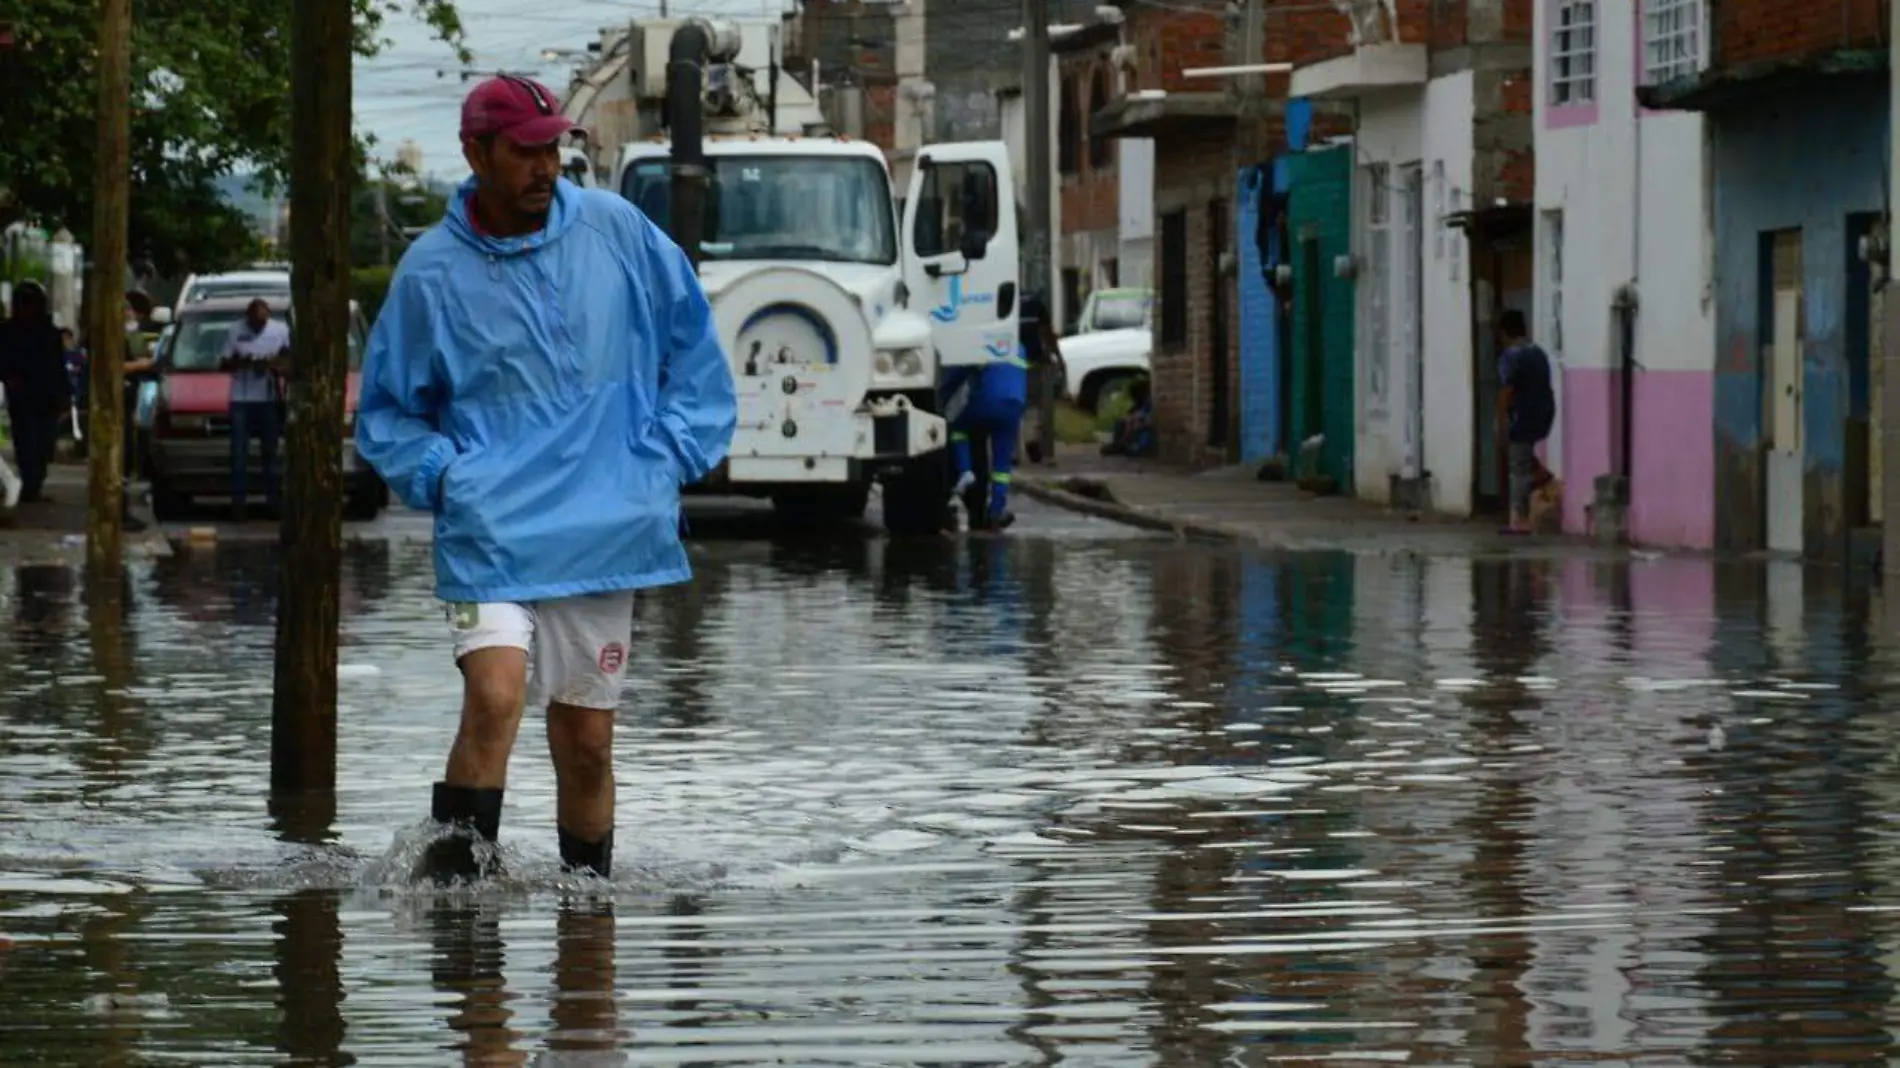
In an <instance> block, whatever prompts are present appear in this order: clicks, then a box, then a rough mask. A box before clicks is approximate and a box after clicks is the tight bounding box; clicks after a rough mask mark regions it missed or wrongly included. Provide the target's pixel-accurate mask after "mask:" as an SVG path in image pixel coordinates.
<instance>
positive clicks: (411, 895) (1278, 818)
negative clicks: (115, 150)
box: [0, 509, 1900, 1066]
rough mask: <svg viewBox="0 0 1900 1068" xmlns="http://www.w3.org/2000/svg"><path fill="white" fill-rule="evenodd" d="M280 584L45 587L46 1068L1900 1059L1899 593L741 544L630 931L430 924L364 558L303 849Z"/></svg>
mask: <svg viewBox="0 0 1900 1068" xmlns="http://www.w3.org/2000/svg"><path fill="white" fill-rule="evenodd" d="M268 552H269V550H268V549H263V548H255V547H250V548H247V547H243V546H237V545H230V546H226V547H224V548H222V549H216V550H213V549H199V550H194V551H193V552H192V553H190V554H189V555H187V556H183V557H180V558H177V559H172V560H166V561H158V562H154V563H150V564H146V565H141V567H140V568H139V569H138V570H135V571H133V572H131V573H130V574H129V575H128V577H127V582H126V584H125V589H124V591H123V593H122V596H123V597H125V598H126V600H127V602H128V604H129V606H130V607H129V609H128V610H127V612H126V615H125V618H124V621H123V622H122V623H117V622H115V621H114V620H113V619H112V618H110V617H108V616H106V615H105V614H103V613H91V614H89V613H88V611H87V608H86V604H87V598H86V596H85V595H84V591H82V590H81V589H80V588H79V584H78V583H77V581H76V579H75V577H74V576H73V574H72V573H70V572H68V571H65V570H61V569H57V568H27V569H20V570H17V571H15V572H13V573H11V574H6V575H0V595H4V598H5V599H4V601H0V708H3V709H4V714H3V715H0V794H4V808H0V813H3V814H4V815H3V817H0V932H3V933H4V934H5V935H6V936H7V937H8V938H9V939H10V946H8V947H7V948H5V949H0V991H3V992H4V996H3V997H0V1065H7V1066H12V1065H75V1066H106V1065H112V1066H119V1065H145V1064H153V1065H156V1064H161V1063H162V1064H171V1065H205V1066H210V1065H250V1064H259V1065H261V1064H301V1065H342V1064H358V1065H390V1066H408V1065H438V1064H441V1065H458V1064H470V1065H550V1066H553V1065H607V1064H679V1065H734V1064H756V1063H773V1064H801V1065H821V1064H878V1065H898V1064H957V1065H977V1064H1053V1063H1057V1062H1061V1063H1064V1064H1078V1065H1097V1064H1100V1065H1170V1066H1172V1065H1228V1064H1241V1065H1266V1064H1283V1063H1284V1064H1318V1063H1346V1064H1405V1065H1450V1064H1475V1065H1529V1064H1570V1063H1578V1064H1581V1063H1599V1064H1643V1065H1691V1064H1693V1065H1717V1064H1720V1065H1768V1064H1774V1065H1816V1064H1850V1063H1853V1064H1886V1063H1890V1058H1891V1057H1893V1056H1894V1055H1895V1054H1896V1050H1895V1042H1894V1031H1893V1025H1894V1023H1895V1021H1896V1019H1900V1013H1897V1012H1896V1009H1895V1008H1894V1001H1895V997H1896V990H1895V976H1894V973H1893V972H1890V971H1889V969H1890V968H1896V967H1900V959H1897V958H1896V953H1897V952H1900V920H1897V918H1900V913H1896V911H1895V910H1897V909H1900V882H1896V875H1900V847H1897V845H1896V832H1895V821H1896V817H1897V816H1900V761H1897V760H1896V754H1900V748H1897V745H1900V729H1897V728H1896V724H1895V719H1894V716H1893V714H1892V713H1891V711H1889V710H1890V709H1891V708H1892V706H1893V700H1892V698H1891V697H1890V696H1888V695H1889V694H1890V692H1891V690H1890V683H1889V680H1890V679H1891V678H1892V677H1893V675H1894V670H1895V669H1894V662H1893V660H1892V658H1891V655H1890V654H1889V653H1888V652H1887V651H1886V649H1885V647H1884V646H1883V645H1882V643H1881V641H1880V640H1878V639H1877V638H1876V637H1875V636H1876V635H1878V634H1880V633H1881V632H1882V631H1883V630H1886V629H1888V628H1887V627H1886V625H1885V624H1883V623H1882V622H1881V621H1880V619H1879V614H1880V612H1881V611H1883V610H1882V609H1880V608H1878V607H1877V606H1873V605H1870V603H1869V597H1868V595H1866V594H1855V593H1853V592H1851V591H1848V592H1843V591H1842V590H1840V589H1838V588H1833V587H1831V586H1830V585H1829V582H1830V581H1831V580H1828V579H1827V578H1826V576H1824V575H1817V574H1816V573H1808V574H1807V575H1805V576H1804V574H1803V572H1802V571H1801V570H1799V569H1798V568H1794V567H1791V566H1783V565H1773V566H1769V565H1762V564H1753V565H1735V566H1726V565H1724V566H1720V567H1718V566H1717V565H1715V564H1712V563H1710V562H1709V561H1707V560H1701V559H1668V558H1665V559H1653V560H1637V561H1633V562H1626V563H1604V562H1602V561H1600V560H1593V559H1589V558H1577V559H1565V558H1558V559H1529V558H1503V559H1482V560H1474V559H1458V558H1446V557H1434V558H1431V559H1419V558H1414V557H1409V556H1406V555H1403V554H1395V555H1382V556H1358V557H1353V556H1347V555H1343V554H1331V555H1302V556H1284V555H1282V556H1272V555H1259V554H1252V553H1248V552H1243V551H1239V550H1234V549H1227V548H1211V547H1201V546H1192V545H1183V544H1179V543H1175V542H1171V541H1166V540H1157V539H1153V538H1149V537H1147V536H1137V535H1134V534H1132V533H1130V532H1126V531H1122V530H1119V529H1118V528H1114V527H1111V526H1108V525H1106V524H1100V523H1093V522H1078V521H1075V520H1064V519H1058V518H1052V517H1050V516H1049V515H1048V514H1047V513H1041V512H1036V511H1035V510H1033V509H1026V518H1025V520H1024V522H1023V524H1022V525H1021V527H1020V528H1019V530H1018V531H1017V532H1016V533H1015V534H1014V535H1013V536H1012V537H1010V538H1008V539H1003V540H987V541H985V540H972V541H967V542H955V541H946V542H943V543H925V544H893V543H887V542H885V541H883V540H882V539H880V538H877V537H876V536H873V535H867V534H860V533H859V532H856V531H843V532H835V533H834V534H832V535H830V536H828V537H824V538H820V539H817V540H813V541H806V542H802V543H792V542H784V541H772V540H769V539H765V538H762V537H754V536H740V535H729V536H709V537H705V538H703V539H701V540H700V541H698V542H697V543H696V545H695V554H696V561H697V567H698V571H699V578H698V580H697V582H696V584H695V585H693V586H692V587H690V588H689V589H680V590H674V591H668V592H666V593H664V594H661V595H657V596H653V597H651V598H648V599H647V600H645V601H644V602H643V603H642V605H641V607H640V611H639V616H638V630H639V634H640V639H639V641H638V642H637V643H636V644H637V651H636V654H635V656H634V657H633V658H632V660H631V662H630V666H629V672H628V681H627V688H626V702H625V705H624V712H623V717H624V718H623V722H624V724H625V729H624V730H623V731H622V732H621V734H620V737H619V742H618V744H619V756H620V768H621V772H622V780H621V781H622V787H621V803H620V809H619V832H618V840H619V843H620V854H621V855H620V857H619V858H618V861H617V866H618V870H617V872H616V877H615V879H614V881H613V884H612V885H611V886H604V885H599V884H596V883H593V882H592V881H591V880H588V879H584V878H580V877H573V876H562V875H560V874H559V873H558V871H557V868H556V865H555V844H554V835H553V827H552V807H553V787H552V777H551V774H550V772H549V769H548V767H547V762H546V758H545V750H544V748H543V747H542V746H541V745H540V744H538V743H539V740H538V738H536V737H535V732H534V723H535V721H534V720H533V719H532V718H531V719H530V721H529V724H528V727H527V729H525V730H524V731H523V740H522V744H521V746H520V749H519V751H518V753H517V755H516V759H515V763H514V766H513V770H512V779H511V782H510V791H509V795H508V808H507V812H506V816H505V821H504V826H503V832H502V837H503V847H504V850H505V852H506V853H507V855H508V870H509V874H508V875H507V876H506V877H504V878H503V879H501V880H499V881H498V882H497V883H495V884H494V885H489V886H483V887H480V888H478V889H477V890H475V891H472V892H465V893H460V894H440V893H437V892H433V891H431V890H430V889H429V888H428V887H426V886H423V885H418V884H417V883H416V882H415V880H414V879H413V878H412V877H411V874H410V870H411V866H412V864H413V862H414V860H415V858H416V856H417V854H418V851H419V849H420V846H421V844H422V842H423V840H424V837H425V831H424V829H423V824H422V822H421V820H420V817H421V816H423V815H425V814H426V807H427V801H428V786H429V783H430V782H431V781H432V780H433V779H434V778H435V777H436V775H437V774H438V772H439V769H440V763H441V760H442V756H443V753H444V749H445V746H446V744H447V741H448V738H449V736H450V734H451V732H452V730H453V711H454V708H455V705H456V700H457V682H458V679H457V676H456V674H455V672H454V670H453V668H452V667H451V666H450V665H449V663H448V661H447V659H446V655H445V654H446V650H445V646H444V624H443V622H442V617H441V613H440V610H439V608H438V607H437V606H436V605H435V604H434V603H433V602H432V601H431V599H430V597H429V592H428V591H429V586H428V575H429V567H428V556H427V548H426V546H424V545H422V544H419V543H414V542H405V541H402V540H396V541H393V542H390V543H384V544H370V545H366V546H362V547H359V548H357V549H355V550H353V552H352V556H351V559H350V561H349V565H348V576H347V579H346V606H345V615H346V619H345V627H346V633H345V643H346V644H345V648H344V652H343V659H344V668H343V671H342V675H343V679H342V683H341V685H342V691H343V694H342V701H343V708H342V713H341V732H342V766H341V773H340V777H341V783H340V792H339V796H338V798H337V804H336V811H335V813H334V820H333V821H332V820H330V819H329V818H328V814H326V813H318V814H314V815H313V814H312V813H309V812H288V813H286V812H278V813H273V812H272V811H271V809H270V808H269V806H267V804H266V800H265V784H266V780H267V763H268V749H269V742H268V739H269V725H270V710H269V704H270V702H269V696H268V692H269V691H268V686H269V679H270V662H269V651H270V645H271V638H272V631H271V620H272V611H273V609H272V604H271V600H270V598H269V597H268V596H267V595H266V593H265V592H263V591H264V589H265V585H264V584H265V583H266V582H267V581H268V579H269V577H270V575H271V566H272V563H271V560H270V557H269V555H268Z"/></svg>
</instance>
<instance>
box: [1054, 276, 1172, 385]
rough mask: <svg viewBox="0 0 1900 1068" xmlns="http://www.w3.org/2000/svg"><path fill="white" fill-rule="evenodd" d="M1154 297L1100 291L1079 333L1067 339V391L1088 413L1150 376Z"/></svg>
mask: <svg viewBox="0 0 1900 1068" xmlns="http://www.w3.org/2000/svg"><path fill="white" fill-rule="evenodd" d="M1153 305H1154V291H1153V290H1149V289H1136V288H1123V289H1098V290H1096V291H1095V292H1093V293H1091V294H1089V299H1088V301H1087V303H1085V304H1083V306H1082V316H1081V319H1080V320H1079V322H1078V323H1077V328H1076V332H1075V333H1073V334H1071V335H1069V336H1068V337H1065V338H1063V339H1062V342H1061V344H1062V364H1063V386H1064V389H1065V391H1066V392H1067V394H1068V396H1069V398H1070V399H1071V400H1073V401H1074V402H1075V403H1076V405H1077V406H1078V407H1080V408H1082V409H1083V410H1085V411H1090V412H1092V411H1095V408H1096V405H1097V404H1099V403H1100V402H1101V399H1102V397H1104V396H1105V395H1107V394H1108V393H1111V392H1113V387H1114V386H1115V385H1116V384H1117V383H1120V382H1123V381H1126V380H1127V379H1130V378H1134V377H1136V376H1138V375H1145V374H1148V373H1149V364H1148V355H1149V350H1150V349H1151V348H1152V347H1153V343H1154V336H1153V334H1152V333H1151V331H1150V327H1149V313H1150V310H1151V309H1152V308H1153Z"/></svg>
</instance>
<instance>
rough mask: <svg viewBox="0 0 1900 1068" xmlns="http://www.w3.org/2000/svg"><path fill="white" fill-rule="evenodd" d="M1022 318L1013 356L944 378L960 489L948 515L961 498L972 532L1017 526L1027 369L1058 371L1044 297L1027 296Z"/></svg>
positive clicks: (946, 414) (1053, 334)
mask: <svg viewBox="0 0 1900 1068" xmlns="http://www.w3.org/2000/svg"><path fill="white" fill-rule="evenodd" d="M1019 315H1020V322H1019V334H1018V338H1017V347H1016V354H1015V355H1014V356H1013V357H1004V358H1002V359H999V360H994V361H992V362H991V363H989V364H987V365H985V366H983V367H961V368H952V369H951V370H950V371H949V372H948V373H947V374H946V375H945V379H944V391H945V392H944V397H945V400H944V405H943V409H942V410H943V415H944V419H945V420H946V421H947V422H949V424H950V454H951V461H952V463H953V465H954V467H955V478H956V487H957V488H956V490H955V492H953V493H952V494H951V506H950V508H949V509H947V511H948V512H949V513H950V515H951V517H952V518H954V514H955V501H956V499H957V498H959V497H961V498H962V499H963V507H964V511H965V512H966V513H968V514H969V517H970V529H972V530H992V531H995V530H1002V529H1004V528H1006V527H1008V526H1009V525H1010V524H1011V523H1013V522H1015V516H1014V515H1013V514H1012V513H1011V512H1010V511H1009V484H1010V473H1011V470H1012V469H1013V468H1014V466H1015V462H1016V450H1017V448H1018V445H1019V443H1020V440H1021V437H1022V420H1023V415H1024V413H1025V412H1026V411H1027V410H1028V406H1029V385H1030V383H1029V368H1030V367H1032V366H1042V367H1043V368H1044V369H1045V372H1046V373H1058V372H1057V371H1056V370H1055V367H1056V364H1057V362H1058V361H1059V360H1060V358H1061V357H1060V354H1059V353H1058V351H1057V347H1056V346H1057V337H1056V332H1055V328H1054V325H1053V324H1052V323H1051V322H1050V318H1049V312H1048V308H1047V306H1046V305H1045V304H1044V302H1043V300H1042V297H1041V295H1040V294H1037V293H1035V292H1029V293H1025V294H1024V295H1023V299H1022V303H1021V305H1020V310H1019ZM986 443H987V446H988V447H987V448H985V444H986ZM985 454H987V457H986V455H985ZM986 459H988V462H987V463H986V462H985V460H986ZM1031 459H1032V460H1033V459H1035V457H1031ZM985 475H987V478H986V477H985ZM979 479H982V480H984V481H987V482H988V492H987V493H985V492H984V487H983V486H979V485H977V484H976V483H977V482H978V480H979Z"/></svg>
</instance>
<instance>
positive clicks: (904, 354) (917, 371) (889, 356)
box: [875, 349, 924, 378]
mask: <svg viewBox="0 0 1900 1068" xmlns="http://www.w3.org/2000/svg"><path fill="white" fill-rule="evenodd" d="M875 366H876V368H877V373H878V374H880V375H889V376H895V377H898V378H916V377H917V376H918V375H921V374H923V372H924V354H923V353H921V352H919V351H917V350H916V349H898V350H897V351H896V352H880V353H878V354H877V361H876V365H875Z"/></svg>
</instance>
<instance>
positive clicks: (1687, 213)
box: [1531, 0, 1716, 548]
mask: <svg viewBox="0 0 1900 1068" xmlns="http://www.w3.org/2000/svg"><path fill="white" fill-rule="evenodd" d="M1704 3H1705V0H1583V2H1579V0H1540V2H1539V4H1538V6H1537V8H1536V17H1537V38H1536V46H1537V75H1538V76H1537V94H1538V96H1537V158H1538V164H1539V166H1538V169H1537V219H1536V247H1537V254H1536V256H1537V259H1536V262H1537V301H1536V312H1535V314H1534V315H1533V316H1532V317H1531V322H1532V330H1533V333H1534V335H1535V336H1536V339H1537V340H1538V341H1539V342H1541V343H1542V344H1543V346H1544V348H1545V349H1546V350H1548V351H1549V352H1550V353H1551V355H1552V357H1553V358H1554V359H1555V360H1556V363H1557V366H1558V367H1559V368H1560V369H1561V374H1560V376H1559V382H1560V391H1559V408H1560V416H1559V421H1558V429H1557V431H1556V432H1555V433H1554V434H1553V436H1552V440H1551V442H1550V445H1549V449H1548V453H1547V456H1546V460H1547V462H1548V463H1549V464H1550V466H1551V468H1552V470H1554V471H1557V472H1559V473H1560V474H1561V476H1562V477H1563V480H1564V526H1565V528H1566V529H1567V530H1570V531H1572V532H1577V533H1596V534H1599V535H1602V536H1604V537H1606V538H1619V537H1626V538H1628V539H1630V540H1633V541H1636V542H1638V543H1641V544H1647V545H1662V546H1678V547H1698V548H1700V547H1708V546H1709V545H1711V544H1713V539H1714V537H1715V530H1716V517H1715V508H1714V448H1713V437H1712V435H1711V433H1710V430H1709V427H1710V426H1711V424H1712V420H1713V408H1712V406H1713V404H1714V392H1713V372H1714V357H1715V347H1714V329H1715V309H1716V293H1715V292H1714V288H1713V280H1712V278H1711V274H1710V265H1711V259H1710V248H1711V231H1710V218H1711V216H1710V209H1711V205H1712V202H1713V201H1712V195H1713V187H1712V185H1711V181H1710V177H1711V173H1712V172H1711V168H1710V159H1709V155H1708V151H1707V141H1706V132H1707V131H1706V130H1705V128H1704V123H1703V121H1702V118H1701V117H1700V116H1698V115H1695V114H1690V113H1683V112H1667V111H1653V110H1650V109H1647V108H1645V107H1643V106H1642V105H1641V104H1640V103H1639V102H1638V100H1637V92H1638V91H1639V90H1641V89H1642V87H1644V86H1654V85H1657V84H1662V83H1666V82H1670V81H1673V80H1676V79H1682V78H1690V79H1693V78H1694V77H1696V76H1697V74H1698V72H1699V71H1701V70H1702V69H1703V68H1704V66H1705V63H1706V59H1707V47H1708V34H1707V31H1706V27H1705V13H1706V9H1705V6H1704Z"/></svg>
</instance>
